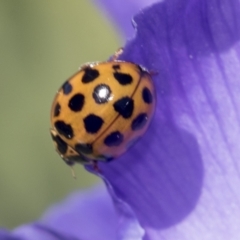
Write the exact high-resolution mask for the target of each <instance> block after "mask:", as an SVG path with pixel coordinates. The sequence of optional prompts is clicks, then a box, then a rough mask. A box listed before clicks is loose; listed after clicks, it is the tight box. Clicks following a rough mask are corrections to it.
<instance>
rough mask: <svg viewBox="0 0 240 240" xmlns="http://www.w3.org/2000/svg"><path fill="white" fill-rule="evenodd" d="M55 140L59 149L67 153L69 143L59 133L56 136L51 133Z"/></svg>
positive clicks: (62, 152) (60, 151)
mask: <svg viewBox="0 0 240 240" xmlns="http://www.w3.org/2000/svg"><path fill="white" fill-rule="evenodd" d="M51 136H52V139H53V141H54V142H55V143H56V144H57V150H58V151H59V153H61V154H65V153H66V152H67V149H68V145H67V143H66V142H65V141H63V140H62V139H61V138H60V137H59V136H58V135H56V136H54V135H53V134H51Z"/></svg>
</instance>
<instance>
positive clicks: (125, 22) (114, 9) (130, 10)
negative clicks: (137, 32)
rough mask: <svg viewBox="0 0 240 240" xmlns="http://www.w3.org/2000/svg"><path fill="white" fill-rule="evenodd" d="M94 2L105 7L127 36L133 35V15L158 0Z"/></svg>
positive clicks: (105, 0) (98, 0)
mask: <svg viewBox="0 0 240 240" xmlns="http://www.w3.org/2000/svg"><path fill="white" fill-rule="evenodd" d="M94 2H95V3H96V4H97V5H99V7H101V8H103V9H104V10H105V12H106V14H107V15H109V17H111V18H112V20H113V21H115V22H116V24H117V25H119V26H120V28H119V29H120V30H121V31H123V34H124V35H125V36H126V37H132V36H133V34H134V29H133V27H132V23H131V19H132V17H133V16H134V15H135V14H136V13H137V12H138V11H139V10H140V9H142V8H144V7H146V6H149V5H151V4H152V3H154V2H158V0H147V1H146V0H138V1H137V0H136V1H129V0H122V1H119V0H94Z"/></svg>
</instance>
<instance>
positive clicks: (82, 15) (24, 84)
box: [0, 0, 120, 228]
mask: <svg viewBox="0 0 240 240" xmlns="http://www.w3.org/2000/svg"><path fill="white" fill-rule="evenodd" d="M119 46H120V39H119V36H117V34H116V32H115V31H114V27H113V26H112V25H111V23H110V21H108V20H107V19H106V18H104V15H103V14H102V13H101V12H100V10H99V9H97V8H96V6H95V5H93V4H92V2H91V1H81V0H72V1H63V0H51V1H48V0H42V1H30V0H21V1H14V0H0V91H1V93H0V133H1V134H0V143H1V145H0V160H1V163H0V164H1V165H0V166H1V167H0V226H2V227H8V228H13V227H15V226H18V225H20V224H23V223H26V222H29V221H33V220H35V219H37V218H39V217H40V216H41V214H42V213H43V212H44V211H45V209H46V208H47V207H49V206H50V205H51V204H53V203H55V202H57V201H60V200H61V199H63V198H64V197H65V196H67V194H69V193H70V192H72V191H74V190H79V189H81V188H86V187H90V186H91V185H92V184H94V183H96V182H97V181H98V179H97V178H96V177H94V176H92V175H91V174H90V173H88V172H86V171H85V170H84V169H83V168H82V167H81V166H76V167H75V172H76V175H77V180H74V179H73V178H72V176H71V172H70V169H69V168H68V167H67V166H66V165H65V164H64V163H63V161H62V160H61V159H60V157H59V156H58V155H57V153H56V152H55V150H54V148H53V143H52V141H51V139H50V134H49V126H50V123H49V111H50V106H51V102H52V100H53V97H54V94H55V92H56V90H57V89H58V88H59V86H60V85H61V84H62V83H63V81H64V80H65V79H66V78H67V77H69V76H71V75H72V74H73V73H74V72H75V71H76V70H77V69H78V67H79V66H80V65H81V64H82V63H84V62H88V61H96V60H106V59H107V58H108V57H109V56H110V55H111V54H113V52H114V51H115V50H116V49H117V48H118V47H119Z"/></svg>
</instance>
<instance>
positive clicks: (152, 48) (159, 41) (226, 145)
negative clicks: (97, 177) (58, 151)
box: [100, 0, 240, 240]
mask: <svg viewBox="0 0 240 240" xmlns="http://www.w3.org/2000/svg"><path fill="white" fill-rule="evenodd" d="M239 14H240V2H239V1H238V0H208V1H200V0H199V1H197V0H189V1H186V0H168V1H165V2H162V3H159V4H156V5H154V6H152V7H150V8H148V9H145V10H143V11H142V12H141V13H139V14H138V15H137V16H136V17H135V26H136V28H137V33H136V37H135V39H133V40H132V41H129V43H128V44H127V46H126V47H125V49H124V53H123V54H122V55H121V56H120V59H122V60H126V61H132V62H135V63H138V64H142V65H143V66H145V67H146V68H147V69H149V70H150V71H153V72H157V74H156V75H154V76H153V78H154V82H155V85H156V92H157V101H158V102H157V109H156V113H155V116H154V119H153V121H152V124H151V126H150V128H149V131H148V132H147V134H146V135H145V136H144V137H143V138H142V139H141V140H140V141H139V142H138V143H137V144H136V145H135V146H133V147H132V148H131V150H129V151H128V152H127V153H126V154H124V155H123V156H122V157H121V158H120V159H118V160H116V161H113V162H111V163H107V164H104V163H102V164H101V165H100V168H101V170H102V172H103V175H104V176H105V178H106V179H107V180H108V181H109V182H110V183H111V185H112V187H113V190H114V192H115V193H114V194H116V195H117V198H116V199H117V200H119V199H120V200H123V201H125V203H126V204H127V205H128V206H130V207H131V208H132V210H133V211H134V213H135V214H136V217H137V219H138V220H139V222H140V224H141V226H142V227H143V228H144V229H145V231H146V237H145V238H144V239H145V240H146V239H151V240H153V239H167V240H171V239H174V240H186V239H191V240H193V239H194V240H195V239H196V240H198V239H199V240H200V239H206V240H208V239H209V240H210V239H211V240H212V239H219V240H225V239H238V238H239V226H240V217H239V216H240V191H239V186H240V178H239V176H240V161H239V159H240V148H239V142H240V126H239V122H240V61H239V59H240V44H239V37H240V18H239V16H240V15H239ZM120 212H121V210H120ZM123 214H124V215H126V214H125V213H123Z"/></svg>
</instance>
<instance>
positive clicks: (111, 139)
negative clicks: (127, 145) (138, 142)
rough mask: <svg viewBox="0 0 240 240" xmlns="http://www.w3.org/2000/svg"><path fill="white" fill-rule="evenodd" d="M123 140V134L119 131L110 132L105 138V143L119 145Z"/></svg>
mask: <svg viewBox="0 0 240 240" xmlns="http://www.w3.org/2000/svg"><path fill="white" fill-rule="evenodd" d="M122 142H123V135H122V134H121V133H120V132H119V131H116V132H112V133H110V134H109V135H108V136H107V137H106V138H105V139H104V143H105V145H107V146H108V147H117V146H119V145H120V144H121V143H122Z"/></svg>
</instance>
